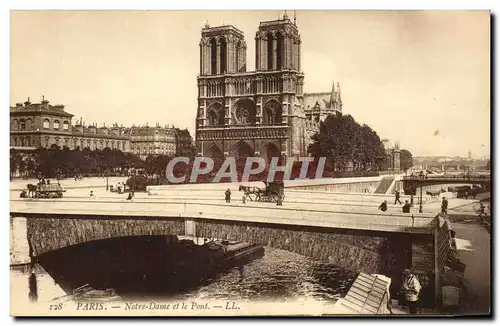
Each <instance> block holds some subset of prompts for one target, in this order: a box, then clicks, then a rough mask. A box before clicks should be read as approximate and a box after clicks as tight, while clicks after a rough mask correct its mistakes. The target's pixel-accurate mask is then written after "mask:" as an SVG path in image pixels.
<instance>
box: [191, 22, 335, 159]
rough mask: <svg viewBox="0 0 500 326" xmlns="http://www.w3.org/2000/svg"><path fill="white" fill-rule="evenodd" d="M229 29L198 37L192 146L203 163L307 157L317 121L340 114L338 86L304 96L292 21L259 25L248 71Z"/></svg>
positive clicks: (241, 45)
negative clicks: (228, 158) (206, 159)
mask: <svg viewBox="0 0 500 326" xmlns="http://www.w3.org/2000/svg"><path fill="white" fill-rule="evenodd" d="M246 50H247V45H246V41H245V37H244V35H243V32H242V31H240V30H239V29H237V28H236V27H234V26H231V25H229V26H219V27H210V26H208V24H207V25H206V26H205V28H203V29H202V32H201V42H200V75H199V76H198V113H197V118H196V120H197V121H196V146H197V150H198V154H199V155H202V156H205V157H212V158H224V157H226V156H233V157H236V158H242V157H248V156H261V157H263V158H265V159H266V160H269V159H270V158H271V157H294V158H299V157H303V156H308V154H307V147H308V145H309V143H310V142H311V140H310V138H311V136H312V134H314V132H316V131H317V130H318V127H319V122H320V121H322V120H324V118H325V117H326V116H327V115H329V114H333V113H335V112H342V99H341V96H340V87H339V85H338V84H337V87H335V85H333V87H332V90H331V91H330V92H325V93H311V94H304V93H303V85H304V74H303V72H302V71H301V65H300V62H301V39H300V34H299V31H298V28H297V26H296V23H295V22H292V21H291V20H290V19H289V18H288V17H287V16H286V15H285V16H283V18H282V19H278V20H273V21H267V22H261V23H260V25H259V28H258V30H257V33H256V35H255V53H256V55H255V71H247V67H246Z"/></svg>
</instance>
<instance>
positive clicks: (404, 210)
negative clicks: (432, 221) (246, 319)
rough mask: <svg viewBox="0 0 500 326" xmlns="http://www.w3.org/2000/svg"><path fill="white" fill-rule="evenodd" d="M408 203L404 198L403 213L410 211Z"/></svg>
mask: <svg viewBox="0 0 500 326" xmlns="http://www.w3.org/2000/svg"><path fill="white" fill-rule="evenodd" d="M410 207H411V206H410V203H409V202H408V201H407V200H406V201H405V204H404V205H403V213H409V212H410Z"/></svg>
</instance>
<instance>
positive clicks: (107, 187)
mask: <svg viewBox="0 0 500 326" xmlns="http://www.w3.org/2000/svg"><path fill="white" fill-rule="evenodd" d="M108 176H109V170H106V191H108V190H109V185H108Z"/></svg>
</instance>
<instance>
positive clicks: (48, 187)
mask: <svg viewBox="0 0 500 326" xmlns="http://www.w3.org/2000/svg"><path fill="white" fill-rule="evenodd" d="M63 192H66V190H64V189H63V188H62V187H61V185H60V184H58V183H55V184H39V185H38V186H37V188H36V191H35V198H62V196H63Z"/></svg>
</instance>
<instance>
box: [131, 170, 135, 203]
mask: <svg viewBox="0 0 500 326" xmlns="http://www.w3.org/2000/svg"><path fill="white" fill-rule="evenodd" d="M134 195H135V169H132V197H134Z"/></svg>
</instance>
